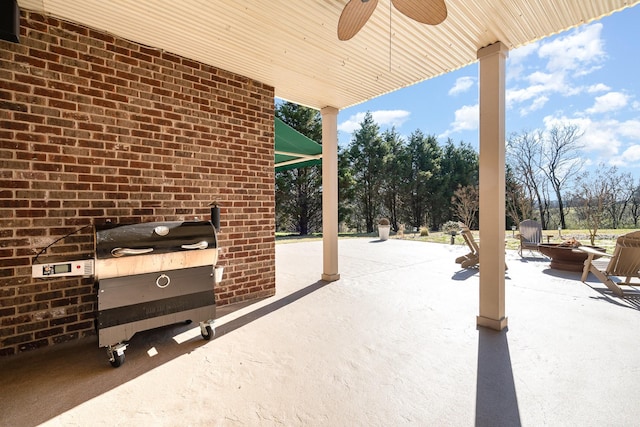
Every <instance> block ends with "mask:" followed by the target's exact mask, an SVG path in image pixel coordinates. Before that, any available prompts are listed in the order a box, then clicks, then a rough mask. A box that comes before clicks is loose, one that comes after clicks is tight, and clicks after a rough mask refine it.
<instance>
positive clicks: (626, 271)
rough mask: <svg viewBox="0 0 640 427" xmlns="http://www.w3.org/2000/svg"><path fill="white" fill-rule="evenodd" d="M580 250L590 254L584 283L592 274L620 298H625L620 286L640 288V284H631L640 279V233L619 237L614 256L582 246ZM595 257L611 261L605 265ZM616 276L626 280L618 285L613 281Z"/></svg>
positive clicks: (583, 276) (583, 277) (583, 273)
mask: <svg viewBox="0 0 640 427" xmlns="http://www.w3.org/2000/svg"><path fill="white" fill-rule="evenodd" d="M578 249H580V250H581V251H584V252H586V253H587V254H588V256H587V260H586V261H585V262H584V269H583V270H582V278H581V280H582V281H583V282H585V281H586V280H587V276H588V275H589V272H591V273H593V274H594V275H595V276H596V277H597V278H598V280H600V281H601V282H602V283H604V284H605V285H606V286H607V287H608V288H609V289H611V291H612V292H613V293H614V294H616V295H618V296H619V297H622V296H624V292H623V291H622V288H621V287H620V285H627V286H640V283H631V279H632V278H640V231H634V232H631V233H628V234H625V235H623V236H620V237H618V239H617V240H616V247H615V249H614V250H613V254H607V253H604V252H600V251H597V250H595V249H593V248H589V247H584V246H580V247H579V248H578ZM595 256H600V257H608V258H610V259H609V261H608V262H607V263H606V265H605V264H604V263H603V262H601V260H594V257H595ZM605 262H606V261H605ZM614 276H617V277H624V278H625V280H624V281H622V282H619V283H616V282H614V281H613V280H612V279H611V277H614Z"/></svg>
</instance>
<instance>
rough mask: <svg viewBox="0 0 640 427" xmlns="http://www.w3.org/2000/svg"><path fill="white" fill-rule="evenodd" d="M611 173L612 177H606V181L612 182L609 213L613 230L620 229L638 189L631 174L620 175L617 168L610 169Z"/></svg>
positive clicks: (608, 206)
mask: <svg viewBox="0 0 640 427" xmlns="http://www.w3.org/2000/svg"><path fill="white" fill-rule="evenodd" d="M609 173H610V174H611V175H608V176H606V179H608V180H609V181H611V202H610V203H609V204H608V205H607V211H608V213H609V217H610V219H611V228H619V227H620V225H621V223H622V221H623V217H624V214H625V212H626V210H627V207H628V206H629V204H630V203H632V199H633V193H634V191H635V190H636V187H635V182H634V180H633V176H632V175H631V174H630V173H619V172H618V168H617V167H615V166H614V167H612V168H611V169H609ZM603 179H604V178H603Z"/></svg>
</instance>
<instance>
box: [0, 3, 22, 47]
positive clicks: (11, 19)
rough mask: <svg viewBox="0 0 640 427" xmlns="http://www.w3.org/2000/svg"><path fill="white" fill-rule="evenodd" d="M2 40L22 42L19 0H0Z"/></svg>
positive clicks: (0, 34) (0, 37) (0, 32)
mask: <svg viewBox="0 0 640 427" xmlns="http://www.w3.org/2000/svg"><path fill="white" fill-rule="evenodd" d="M0 40H6V41H9V42H14V43H20V8H19V7H18V0H1V1H0Z"/></svg>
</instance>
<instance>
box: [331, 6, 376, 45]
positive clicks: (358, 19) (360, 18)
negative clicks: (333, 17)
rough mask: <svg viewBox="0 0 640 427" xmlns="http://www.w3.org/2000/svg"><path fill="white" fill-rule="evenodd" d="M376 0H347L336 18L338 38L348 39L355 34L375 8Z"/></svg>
mask: <svg viewBox="0 0 640 427" xmlns="http://www.w3.org/2000/svg"><path fill="white" fill-rule="evenodd" d="M377 5H378V0H349V3H347V5H346V6H345V7H344V9H343V10H342V13H341V14H340V19H339V20H338V39H340V40H343V41H344V40H349V39H350V38H351V37H353V36H355V35H356V34H357V33H358V31H360V29H361V28H362V27H364V24H366V23H367V21H368V20H369V17H370V16H371V14H372V13H373V11H374V10H375V9H376V6H377Z"/></svg>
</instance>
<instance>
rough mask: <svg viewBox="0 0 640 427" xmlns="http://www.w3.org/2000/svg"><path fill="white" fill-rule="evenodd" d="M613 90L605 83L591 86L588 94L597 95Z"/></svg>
mask: <svg viewBox="0 0 640 427" xmlns="http://www.w3.org/2000/svg"><path fill="white" fill-rule="evenodd" d="M610 89H611V88H610V87H609V86H607V85H606V84H604V83H596V84H594V85H591V86H589V87H588V88H587V92H589V93H596V92H606V91H608V90H610Z"/></svg>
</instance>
